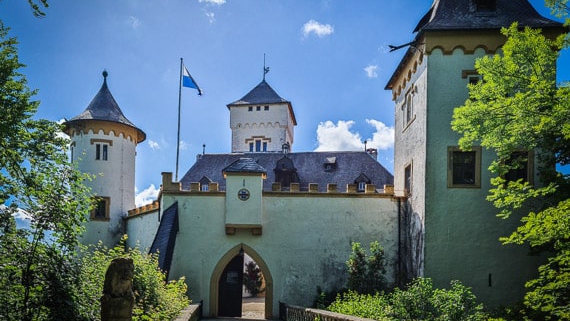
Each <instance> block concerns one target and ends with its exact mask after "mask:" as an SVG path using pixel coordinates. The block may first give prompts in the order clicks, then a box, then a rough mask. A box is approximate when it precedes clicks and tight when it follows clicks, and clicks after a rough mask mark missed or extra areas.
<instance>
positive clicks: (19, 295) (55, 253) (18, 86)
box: [0, 22, 91, 320]
mask: <svg viewBox="0 0 570 321" xmlns="http://www.w3.org/2000/svg"><path fill="white" fill-rule="evenodd" d="M16 45H17V41H16V39H15V38H9V37H8V29H7V28H5V27H4V25H3V24H2V23H1V22H0V114H1V115H2V117H0V165H1V169H0V201H1V202H2V203H3V204H6V205H7V206H3V207H1V208H0V267H1V268H0V285H1V287H0V319H4V320H49V319H53V320H58V319H59V320H61V319H68V315H66V313H69V314H73V310H74V309H75V306H74V300H73V291H72V290H71V289H70V288H71V287H72V286H73V284H75V283H76V281H77V280H76V279H75V278H74V276H75V275H76V274H75V271H76V270H75V265H74V264H73V260H72V258H73V255H74V251H75V248H76V246H77V239H78V236H79V233H81V231H82V229H81V226H82V222H83V220H84V219H85V217H86V216H87V214H88V213H89V210H90V206H91V202H90V193H89V190H88V189H87V188H86V187H85V186H84V185H83V181H84V180H85V179H87V178H88V177H87V176H85V175H84V174H82V173H80V172H79V171H77V170H76V169H75V168H74V167H73V165H72V164H70V163H69V162H68V161H67V159H68V157H67V154H66V152H67V146H68V144H69V141H68V139H66V138H64V137H63V136H61V135H60V132H61V126H60V125H59V124H57V123H55V122H52V121H48V120H44V119H33V116H34V114H35V112H36V110H37V108H38V106H39V102H37V101H32V100H31V99H32V96H33V95H34V94H35V93H36V91H34V90H30V89H29V88H28V87H27V82H26V78H25V76H24V75H23V74H21V73H20V72H19V71H18V70H19V69H20V68H22V67H23V66H24V65H22V64H21V63H20V62H19V60H18V55H17V49H16ZM16 213H21V214H22V213H23V215H26V216H27V217H28V219H29V222H30V227H29V228H27V229H18V228H17V227H16V223H15V219H14V214H16ZM56 267H57V268H56Z"/></svg>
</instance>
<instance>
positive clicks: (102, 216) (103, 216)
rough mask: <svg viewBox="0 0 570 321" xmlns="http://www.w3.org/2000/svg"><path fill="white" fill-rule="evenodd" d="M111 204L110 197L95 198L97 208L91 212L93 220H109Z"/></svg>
mask: <svg viewBox="0 0 570 321" xmlns="http://www.w3.org/2000/svg"><path fill="white" fill-rule="evenodd" d="M110 203H111V199H110V198H109V197H95V206H94V207H93V209H92V210H91V219H92V220H108V219H109V206H110Z"/></svg>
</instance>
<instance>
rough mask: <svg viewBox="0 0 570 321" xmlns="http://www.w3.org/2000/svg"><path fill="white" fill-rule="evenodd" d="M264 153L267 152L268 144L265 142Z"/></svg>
mask: <svg viewBox="0 0 570 321" xmlns="http://www.w3.org/2000/svg"><path fill="white" fill-rule="evenodd" d="M263 151H264V152H266V151H267V142H263Z"/></svg>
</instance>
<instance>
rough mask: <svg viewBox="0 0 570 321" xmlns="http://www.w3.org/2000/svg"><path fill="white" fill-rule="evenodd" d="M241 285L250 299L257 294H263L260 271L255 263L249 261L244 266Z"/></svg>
mask: <svg viewBox="0 0 570 321" xmlns="http://www.w3.org/2000/svg"><path fill="white" fill-rule="evenodd" d="M243 285H244V286H245V288H246V289H247V291H248V292H249V293H250V294H251V296H252V297H254V298H255V297H257V295H258V294H259V293H263V292H264V291H265V288H264V287H262V285H263V274H262V273H261V269H260V268H259V266H257V264H255V262H253V261H249V262H247V264H246V265H245V272H244V273H243Z"/></svg>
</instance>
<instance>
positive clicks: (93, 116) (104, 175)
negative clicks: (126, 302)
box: [64, 71, 146, 246]
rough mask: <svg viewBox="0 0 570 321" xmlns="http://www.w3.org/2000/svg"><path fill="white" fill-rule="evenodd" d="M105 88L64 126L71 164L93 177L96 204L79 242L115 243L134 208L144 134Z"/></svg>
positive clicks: (104, 76) (105, 78)
mask: <svg viewBox="0 0 570 321" xmlns="http://www.w3.org/2000/svg"><path fill="white" fill-rule="evenodd" d="M107 76H108V74H107V72H106V71H104V72H103V85H102V86H101V89H100V90H99V92H98V93H97V94H96V95H95V97H94V98H93V100H92V101H91V103H89V105H88V106H87V108H86V109H85V110H84V111H83V112H82V113H81V114H79V115H78V116H75V117H73V118H72V119H70V120H69V121H67V122H65V124H64V125H65V133H66V134H68V135H69V136H70V138H71V160H72V161H73V162H76V163H77V166H78V169H79V170H80V171H82V172H84V173H89V174H92V175H94V179H93V180H92V181H91V182H88V184H89V185H90V187H91V189H92V191H93V193H94V195H95V197H96V206H95V208H94V209H93V211H92V212H91V215H90V217H89V220H88V222H87V223H86V231H85V234H84V235H83V237H82V240H81V242H82V243H84V244H96V243H97V242H98V241H99V240H101V241H103V244H104V245H106V246H113V245H115V244H116V243H117V242H118V241H119V239H120V238H121V236H122V235H123V233H124V226H123V218H124V217H125V216H126V215H127V211H128V210H130V209H133V208H134V207H135V195H134V193H135V156H136V146H137V144H139V143H140V142H142V141H144V140H145V138H146V134H145V133H144V132H143V131H142V130H141V129H139V128H138V127H136V126H135V125H134V124H133V123H132V122H131V121H130V120H128V119H127V118H126V117H125V115H123V112H122V111H121V109H120V108H119V105H118V104H117V102H116V101H115V98H113V95H112V94H111V92H110V91H109V88H108V86H107Z"/></svg>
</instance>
